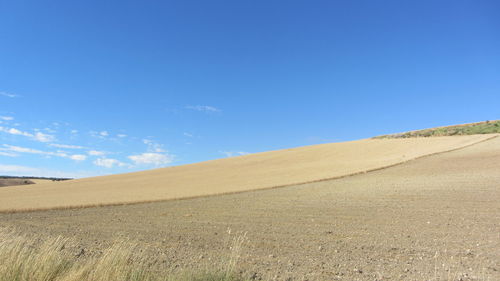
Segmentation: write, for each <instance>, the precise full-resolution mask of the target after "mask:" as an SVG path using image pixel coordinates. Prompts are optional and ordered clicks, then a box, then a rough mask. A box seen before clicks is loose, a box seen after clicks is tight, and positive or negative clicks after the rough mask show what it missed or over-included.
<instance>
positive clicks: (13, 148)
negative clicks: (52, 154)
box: [2, 144, 48, 154]
mask: <svg viewBox="0 0 500 281" xmlns="http://www.w3.org/2000/svg"><path fill="white" fill-rule="evenodd" d="M3 146H4V147H5V148H2V150H4V151H5V150H8V151H13V152H19V153H31V154H47V153H48V152H44V151H41V150H37V149H32V148H27V147H20V146H15V145H8V144H4V145H3Z"/></svg>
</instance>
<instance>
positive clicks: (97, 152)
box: [87, 150, 106, 156]
mask: <svg viewBox="0 0 500 281" xmlns="http://www.w3.org/2000/svg"><path fill="white" fill-rule="evenodd" d="M87 153H88V155H90V156H102V155H104V154H106V152H104V151H99V150H89V151H88V152H87Z"/></svg>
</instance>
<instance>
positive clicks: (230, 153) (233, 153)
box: [219, 151, 250, 157]
mask: <svg viewBox="0 0 500 281" xmlns="http://www.w3.org/2000/svg"><path fill="white" fill-rule="evenodd" d="M219 152H220V153H222V154H224V155H226V157H234V156H242V155H247V154H250V153H249V152H245V151H219Z"/></svg>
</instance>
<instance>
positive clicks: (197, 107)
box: [185, 105, 221, 113]
mask: <svg viewBox="0 0 500 281" xmlns="http://www.w3.org/2000/svg"><path fill="white" fill-rule="evenodd" d="M185 108H186V109H190V110H195V111H201V112H206V113H213V112H221V110H220V109H218V108H216V107H214V106H210V105H187V106H185Z"/></svg>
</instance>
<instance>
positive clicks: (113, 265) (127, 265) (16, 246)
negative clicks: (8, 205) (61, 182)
mask: <svg viewBox="0 0 500 281" xmlns="http://www.w3.org/2000/svg"><path fill="white" fill-rule="evenodd" d="M39 239H40V237H38V238H28V237H27V236H23V235H20V234H18V233H16V232H15V231H12V230H5V229H0V281H159V280H162V281H242V280H243V279H242V278H241V277H240V276H237V275H236V274H235V268H236V264H237V261H238V259H239V257H240V254H241V250H242V247H243V244H244V243H245V241H246V236H245V234H243V235H238V236H236V237H235V238H233V239H232V244H231V246H230V249H231V250H230V253H229V257H228V258H227V260H226V262H225V263H223V265H222V266H216V267H215V268H213V269H210V270H208V269H207V270H196V271H180V272H179V271H173V270H172V269H171V268H164V269H162V270H157V269H156V270H153V269H152V268H151V267H150V266H149V265H148V263H147V261H146V258H145V257H143V256H140V255H137V254H134V252H136V251H135V249H136V247H137V246H136V245H134V244H133V243H131V242H130V241H122V242H117V243H115V244H113V245H112V246H110V247H109V248H107V249H106V250H104V251H103V253H102V254H101V255H99V256H95V257H85V258H82V257H80V256H79V255H75V254H74V253H71V252H70V251H67V250H66V247H67V246H68V245H71V244H72V243H74V241H72V240H71V239H67V238H62V237H55V238H54V237H52V238H51V237H49V238H44V239H43V241H42V242H38V241H37V240H39Z"/></svg>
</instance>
